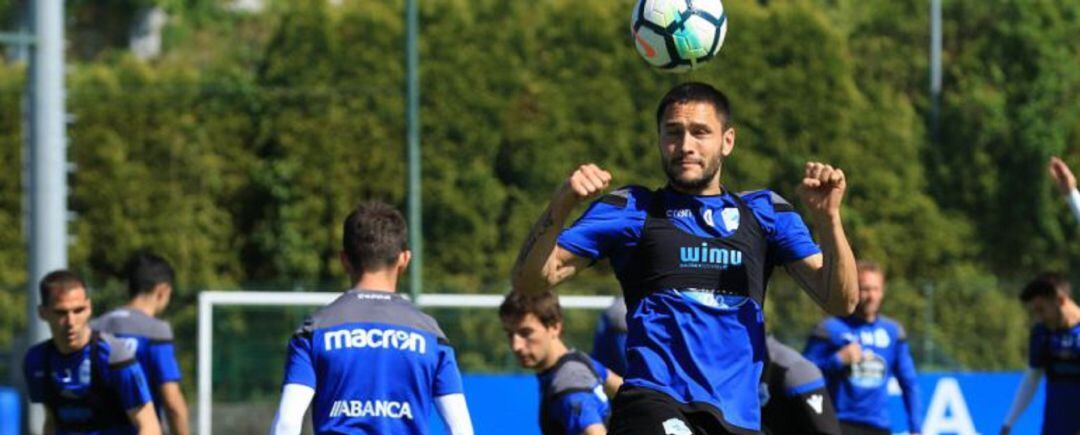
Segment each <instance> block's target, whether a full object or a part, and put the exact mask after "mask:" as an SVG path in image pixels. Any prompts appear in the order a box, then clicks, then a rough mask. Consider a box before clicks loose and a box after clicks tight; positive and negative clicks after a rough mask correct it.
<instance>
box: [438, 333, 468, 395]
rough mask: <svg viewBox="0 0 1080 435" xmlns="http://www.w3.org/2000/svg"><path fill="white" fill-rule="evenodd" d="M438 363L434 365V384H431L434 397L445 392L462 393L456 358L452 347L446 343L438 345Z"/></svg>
mask: <svg viewBox="0 0 1080 435" xmlns="http://www.w3.org/2000/svg"><path fill="white" fill-rule="evenodd" d="M437 352H438V353H439V354H438V365H437V366H436V367H435V385H433V386H432V389H431V391H432V394H434V395H435V396H436V397H438V396H445V395H447V394H457V393H464V392H465V389H464V387H463V386H462V384H461V371H460V370H458V365H457V358H456V357H455V355H454V348H453V347H450V346H449V345H446V344H439V346H438V351H437Z"/></svg>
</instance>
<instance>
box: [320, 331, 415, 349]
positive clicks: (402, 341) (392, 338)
mask: <svg viewBox="0 0 1080 435" xmlns="http://www.w3.org/2000/svg"><path fill="white" fill-rule="evenodd" d="M323 345H324V348H325V349H326V350H328V351H329V350H337V349H341V348H347V349H351V348H359V349H363V348H373V349H396V350H402V351H409V352H416V353H421V354H422V353H426V352H427V340H425V339H424V336H423V335H420V334H418V333H415V332H409V331H402V330H400V329H379V328H356V329H351V330H350V329H340V330H337V331H330V332H327V333H325V335H324V336H323Z"/></svg>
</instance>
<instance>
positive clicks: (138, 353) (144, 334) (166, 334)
mask: <svg viewBox="0 0 1080 435" xmlns="http://www.w3.org/2000/svg"><path fill="white" fill-rule="evenodd" d="M90 327H91V328H93V329H94V330H97V331H103V332H108V333H110V334H113V335H114V336H116V338H117V339H118V340H120V341H122V342H124V344H125V346H127V347H128V348H129V349H132V350H134V351H135V358H136V359H137V360H138V361H139V365H140V366H142V370H143V373H144V374H145V375H146V381H147V383H148V384H149V386H150V395H151V397H153V398H154V406H156V407H157V414H158V416H161V415H162V409H163V408H162V407H163V406H165V402H164V401H162V399H161V386H162V385H163V384H165V383H168V382H180V365H179V364H177V362H176V349H175V347H174V346H173V332H172V327H171V326H169V323H168V322H166V321H164V320H159V319H155V318H153V317H150V316H148V315H146V314H145V313H143V312H141V311H139V310H134V309H131V308H119V309H116V310H113V311H110V312H108V313H106V314H105V315H104V316H101V317H99V318H97V319H94V320H93V321H91V322H90Z"/></svg>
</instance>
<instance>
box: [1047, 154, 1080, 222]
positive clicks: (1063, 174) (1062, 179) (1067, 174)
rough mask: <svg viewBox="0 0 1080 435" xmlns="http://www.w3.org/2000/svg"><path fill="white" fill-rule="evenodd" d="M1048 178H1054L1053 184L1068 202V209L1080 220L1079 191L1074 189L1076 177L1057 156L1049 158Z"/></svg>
mask: <svg viewBox="0 0 1080 435" xmlns="http://www.w3.org/2000/svg"><path fill="white" fill-rule="evenodd" d="M1048 169H1049V170H1050V178H1051V179H1052V180H1054V186H1056V187H1057V189H1058V192H1061V195H1062V196H1064V197H1065V200H1066V201H1068V203H1069V210H1072V213H1073V216H1076V219H1077V221H1080V191H1077V190H1076V177H1075V176H1074V175H1073V173H1072V171H1071V170H1070V169H1069V165H1066V164H1065V162H1064V161H1062V160H1061V159H1059V158H1057V157H1051V158H1050V165H1049V168H1048Z"/></svg>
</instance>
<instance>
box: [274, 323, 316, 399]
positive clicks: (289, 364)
mask: <svg viewBox="0 0 1080 435" xmlns="http://www.w3.org/2000/svg"><path fill="white" fill-rule="evenodd" d="M312 357H313V355H312V347H311V334H310V333H306V334H305V333H297V334H294V335H293V337H292V339H291V340H289V350H288V354H287V355H286V357H285V380H284V382H282V385H288V384H300V385H305V386H308V387H311V388H315V365H314V362H313V358H312Z"/></svg>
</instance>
